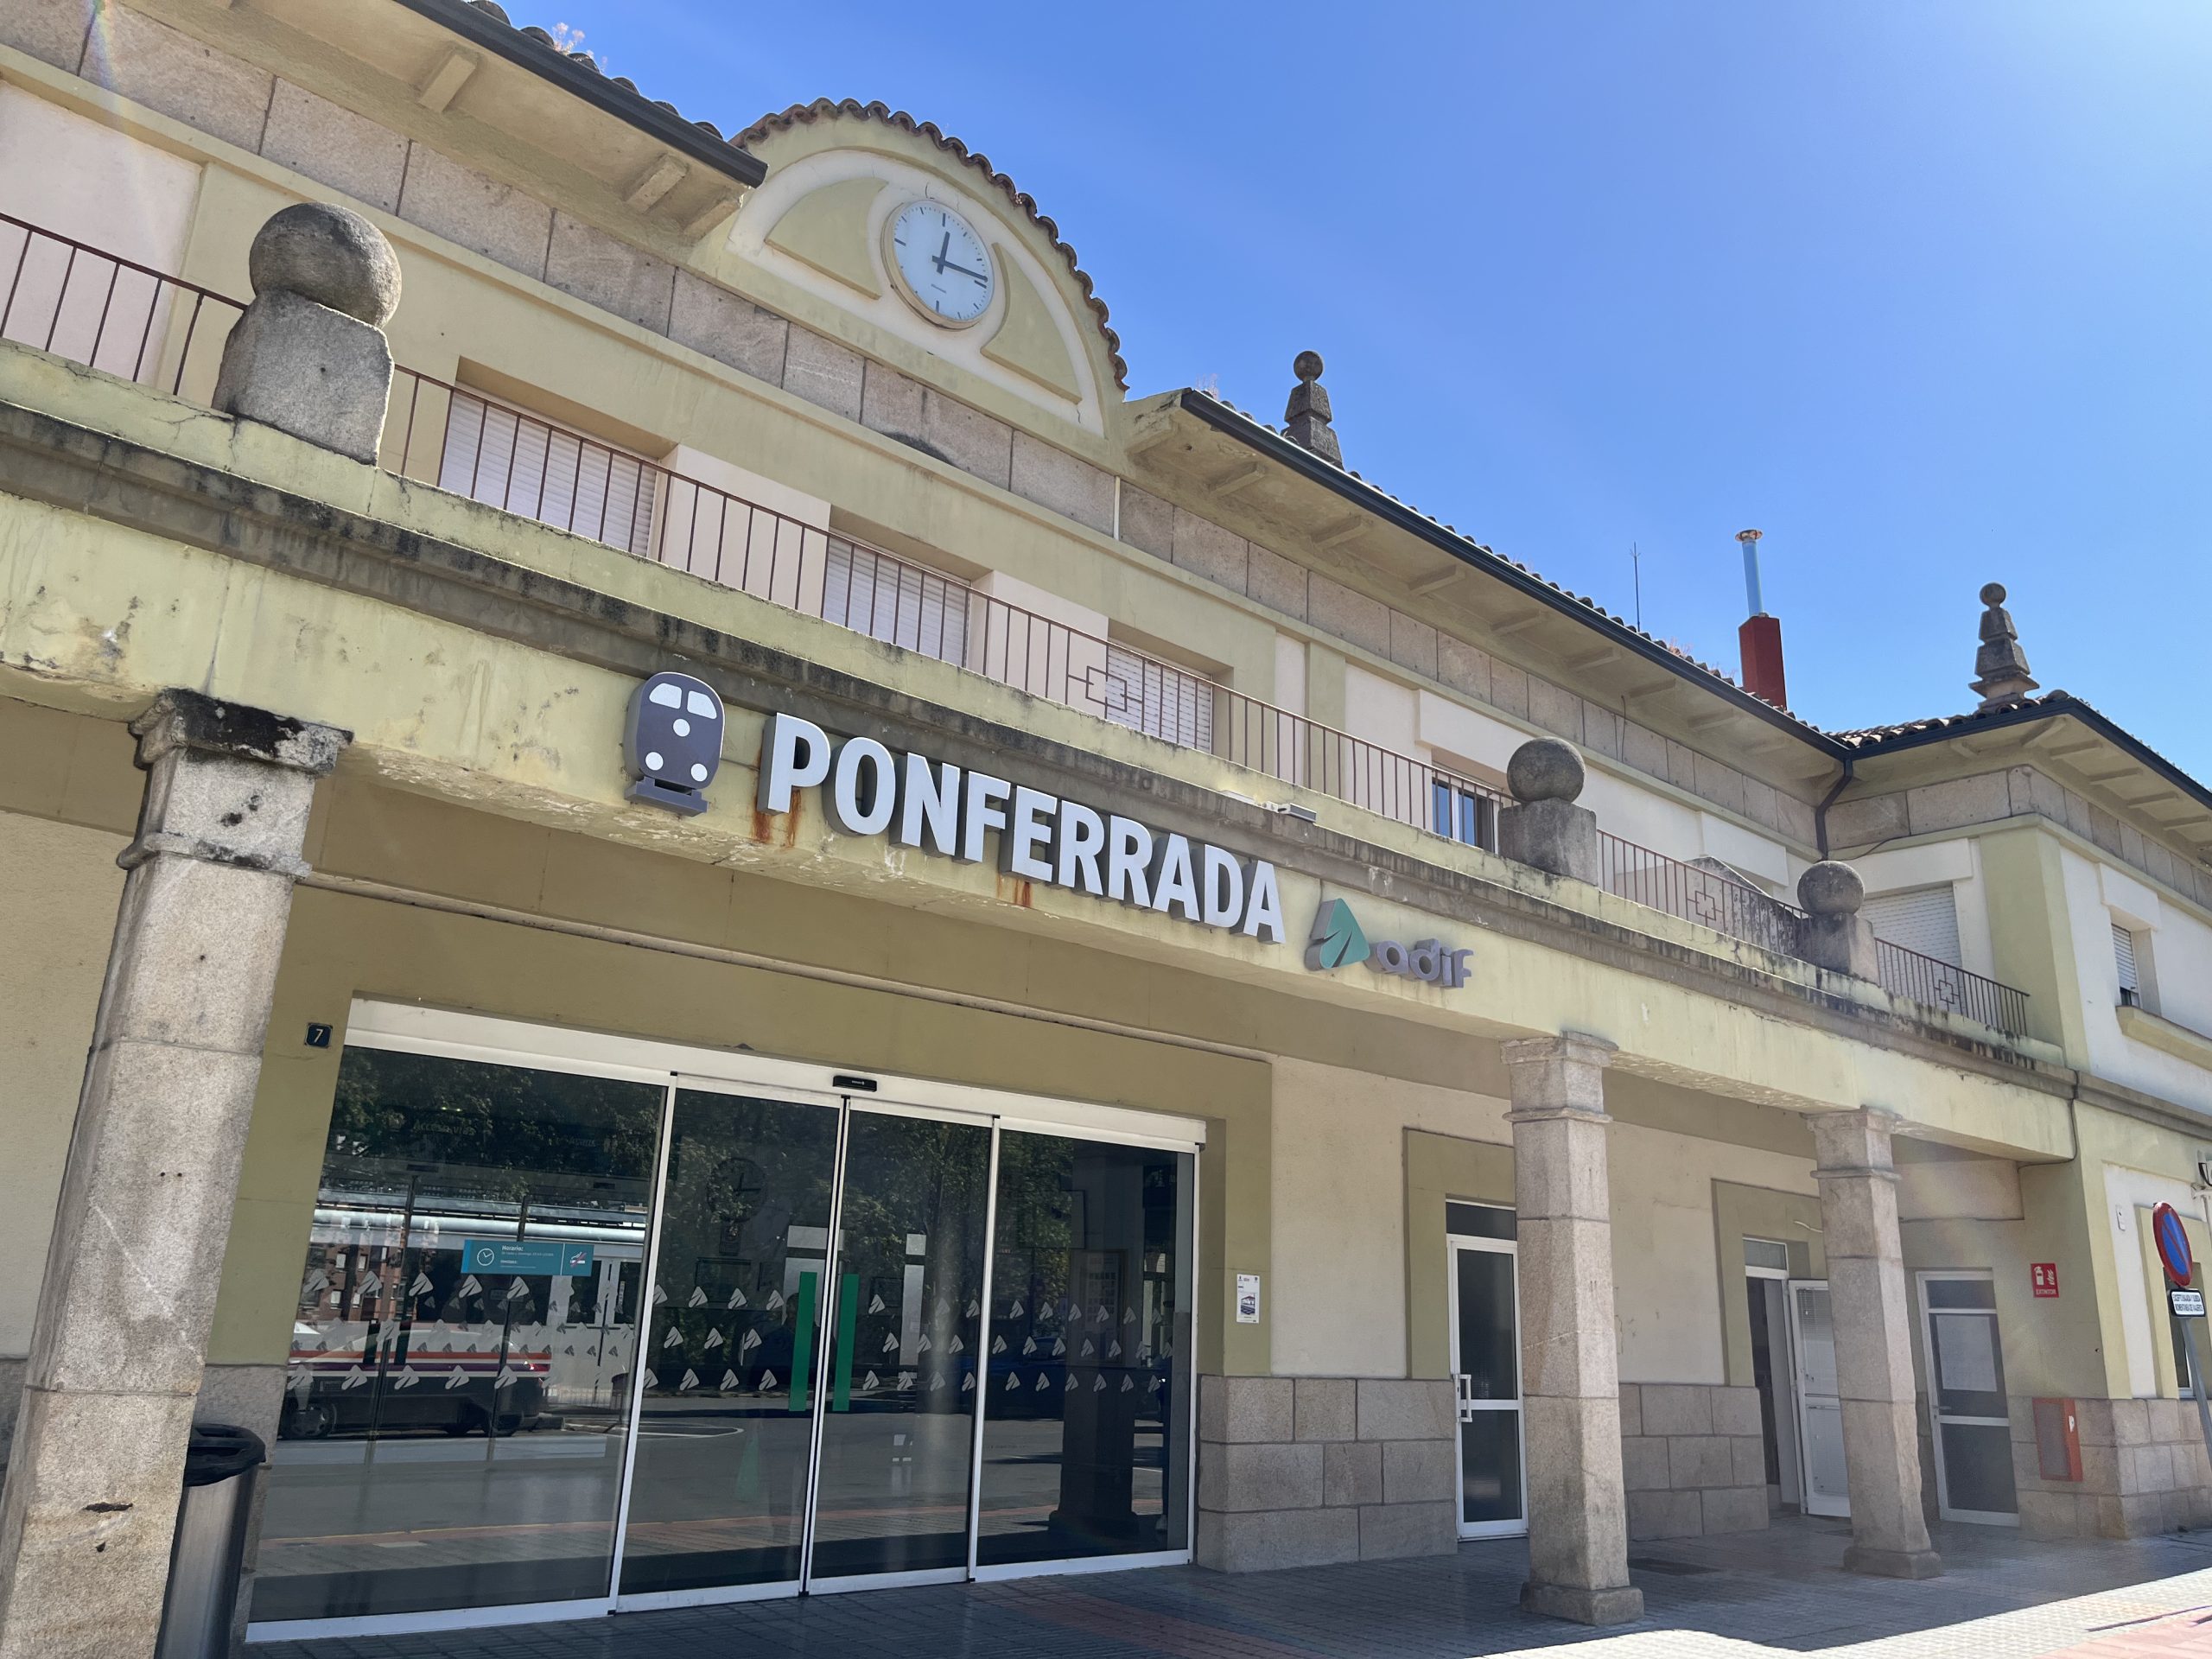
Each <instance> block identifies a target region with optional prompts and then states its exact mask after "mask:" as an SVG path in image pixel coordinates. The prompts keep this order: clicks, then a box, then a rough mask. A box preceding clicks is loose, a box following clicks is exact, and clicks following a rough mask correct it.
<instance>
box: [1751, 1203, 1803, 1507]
mask: <svg viewBox="0 0 2212 1659" xmlns="http://www.w3.org/2000/svg"><path fill="white" fill-rule="evenodd" d="M1759 1242H1760V1243H1782V1241H1780V1240H1767V1239H1762V1240H1760V1241H1759ZM1784 1248H1787V1247H1786V1246H1785V1247H1784ZM1744 1277H1745V1280H1746V1281H1751V1282H1754V1283H1771V1284H1779V1285H1780V1286H1781V1287H1782V1317H1781V1318H1780V1319H1775V1318H1774V1317H1773V1316H1772V1315H1771V1314H1770V1315H1769V1316H1768V1318H1767V1322H1766V1344H1767V1368H1768V1375H1769V1376H1770V1377H1771V1378H1772V1385H1773V1387H1774V1389H1775V1391H1776V1392H1775V1400H1774V1438H1775V1442H1776V1444H1775V1448H1774V1453H1775V1466H1776V1469H1777V1471H1779V1473H1780V1474H1781V1476H1782V1482H1781V1491H1782V1501H1783V1503H1795V1504H1796V1506H1797V1507H1798V1508H1799V1509H1800V1510H1803V1509H1804V1507H1805V1467H1804V1462H1805V1452H1804V1425H1803V1412H1802V1408H1800V1406H1799V1404H1798V1401H1797V1395H1798V1388H1797V1351H1796V1348H1794V1347H1793V1346H1792V1345H1791V1344H1790V1341H1789V1325H1790V1320H1789V1268H1760V1267H1754V1266H1752V1265H1751V1263H1750V1262H1745V1263H1744ZM1777 1368H1778V1369H1777ZM1785 1387H1786V1388H1787V1390H1788V1398H1786V1399H1785V1398H1783V1389H1784V1388H1785Z"/></svg>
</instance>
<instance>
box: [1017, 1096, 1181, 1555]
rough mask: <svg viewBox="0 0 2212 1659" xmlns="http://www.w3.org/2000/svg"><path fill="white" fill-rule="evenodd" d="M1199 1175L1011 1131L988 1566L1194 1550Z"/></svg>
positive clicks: (1164, 1154)
mask: <svg viewBox="0 0 2212 1659" xmlns="http://www.w3.org/2000/svg"><path fill="white" fill-rule="evenodd" d="M1195 1162H1196V1160H1194V1159H1193V1158H1192V1155H1191V1154H1189V1153H1186V1152H1170V1151H1156V1150H1153V1149H1150V1148H1147V1147H1133V1146H1121V1145H1115V1144H1111V1143H1109V1142H1104V1141H1087V1140H1076V1139H1072V1138H1068V1137H1063V1136H1059V1135H1037V1134H1031V1133H1027V1132H1016V1131H1014V1130H1007V1131H1003V1132H1002V1133H1001V1135H1000V1137H999V1169H998V1184H997V1194H998V1202H997V1206H996V1216H995V1219H996V1224H997V1237H996V1250H995V1260H994V1266H993V1271H992V1275H991V1309H990V1312H991V1323H990V1334H989V1338H988V1344H989V1350H990V1351H989V1355H988V1377H987V1380H986V1383H985V1385H984V1402H983V1412H984V1419H983V1423H984V1427H983V1446H982V1452H983V1455H982V1484H981V1489H980V1491H979V1494H978V1503H977V1511H978V1513H977V1533H976V1564H977V1567H978V1568H979V1569H981V1568H987V1567H995V1566H996V1567H1007V1566H1012V1565H1014V1564H1017V1563H1026V1562H1033V1561H1047V1560H1071V1559H1076V1558H1080V1557H1095V1556H1102V1555H1128V1554H1154V1553H1157V1552H1160V1551H1174V1550H1182V1549H1185V1548H1187V1547H1188V1545H1189V1512H1190V1503H1189V1496H1188V1493H1189V1487H1188V1482H1189V1473H1190V1461H1191V1452H1190V1444H1189V1440H1188V1438H1187V1433H1188V1425H1189V1423H1190V1390H1191V1368H1190V1352H1191V1307H1190V1289H1189V1286H1190V1274H1191V1255H1192V1215H1193V1200H1194V1189H1193V1181H1192V1173H1193V1166H1194V1164H1195Z"/></svg>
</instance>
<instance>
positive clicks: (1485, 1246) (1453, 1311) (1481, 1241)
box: [1444, 1205, 1529, 1538]
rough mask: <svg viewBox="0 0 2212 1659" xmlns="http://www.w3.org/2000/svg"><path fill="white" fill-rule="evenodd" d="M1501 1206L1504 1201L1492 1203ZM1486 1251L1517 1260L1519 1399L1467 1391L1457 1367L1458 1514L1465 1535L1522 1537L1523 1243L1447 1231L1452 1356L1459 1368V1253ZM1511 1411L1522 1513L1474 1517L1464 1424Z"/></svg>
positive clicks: (1525, 1492) (1525, 1495) (1525, 1506)
mask: <svg viewBox="0 0 2212 1659" xmlns="http://www.w3.org/2000/svg"><path fill="white" fill-rule="evenodd" d="M1484 1207H1485V1208H1490V1209H1499V1208H1503V1206H1502V1205H1486V1206H1484ZM1461 1250H1484V1251H1488V1252H1489V1253H1490V1254H1491V1255H1502V1256H1504V1257H1505V1258H1506V1259H1507V1260H1508V1261H1510V1262H1511V1263H1512V1264H1513V1270H1512V1273H1511V1274H1510V1278H1511V1281H1512V1284H1513V1397H1512V1398H1511V1399H1510V1400H1475V1399H1471V1398H1470V1397H1469V1395H1468V1393H1467V1386H1466V1385H1467V1379H1466V1378H1465V1376H1461V1375H1460V1373H1459V1371H1458V1370H1456V1369H1455V1370H1453V1371H1452V1398H1453V1399H1454V1401H1455V1402H1457V1405H1458V1410H1457V1411H1456V1412H1455V1413H1454V1417H1455V1420H1456V1421H1455V1422H1454V1425H1453V1427H1452V1522H1453V1524H1454V1525H1455V1526H1457V1528H1458V1529H1459V1536H1460V1537H1462V1538H1518V1537H1520V1536H1522V1535H1523V1534H1525V1533H1526V1532H1527V1531H1528V1530H1529V1434H1528V1415H1527V1414H1526V1412H1524V1411H1523V1410H1522V1397H1521V1246H1520V1244H1519V1243H1518V1242H1517V1241H1516V1240H1514V1239H1510V1238H1477V1237H1474V1236H1471V1235H1470V1234H1466V1233H1446V1235H1445V1236H1444V1268H1445V1274H1444V1281H1445V1288H1446V1295H1447V1297H1448V1299H1449V1300H1448V1304H1447V1306H1448V1307H1449V1310H1450V1315H1451V1320H1452V1325H1451V1344H1452V1346H1451V1351H1450V1358H1451V1361H1452V1364H1453V1365H1454V1366H1455V1367H1456V1366H1457V1364H1458V1363H1459V1252H1460V1251H1461ZM1478 1411H1480V1412H1495V1411H1510V1412H1511V1413H1512V1414H1514V1417H1515V1419H1516V1421H1515V1425H1514V1429H1515V1432H1514V1436H1513V1443H1514V1448H1515V1451H1516V1453H1517V1455H1518V1456H1519V1458H1520V1460H1521V1513H1520V1515H1519V1516H1518V1517H1517V1518H1516V1519H1513V1520H1510V1521H1469V1520H1468V1519H1467V1518H1466V1514H1467V1506H1466V1498H1465V1494H1464V1493H1463V1492H1462V1491H1460V1490H1459V1483H1460V1481H1461V1480H1462V1479H1463V1478H1464V1471H1465V1468H1466V1461H1465V1459H1466V1451H1465V1447H1464V1446H1461V1445H1460V1443H1459V1427H1460V1426H1462V1425H1464V1424H1465V1423H1466V1422H1467V1421H1470V1419H1471V1417H1472V1416H1473V1415H1474V1414H1475V1413H1477V1412H1478Z"/></svg>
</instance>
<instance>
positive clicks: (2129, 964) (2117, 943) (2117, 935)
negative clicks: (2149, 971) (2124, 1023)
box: [2112, 922, 2143, 994]
mask: <svg viewBox="0 0 2212 1659" xmlns="http://www.w3.org/2000/svg"><path fill="white" fill-rule="evenodd" d="M2112 954H2113V959H2114V960H2115V961H2116V962H2118V963H2119V964H2120V989H2121V990H2123V991H2126V992H2129V993H2131V994H2133V993H2139V992H2140V991H2141V990H2142V988H2143V982H2142V980H2141V979H2140V978H2139V977H2138V976H2137V973H2136V968H2135V935H2134V934H2133V933H2132V932H2130V931H2128V930H2127V929H2126V928H2124V927H2122V926H2121V925H2120V924H2119V923H2118V922H2114V923H2113V925H2112Z"/></svg>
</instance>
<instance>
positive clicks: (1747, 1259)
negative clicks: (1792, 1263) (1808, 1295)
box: [1744, 1238, 1804, 1510]
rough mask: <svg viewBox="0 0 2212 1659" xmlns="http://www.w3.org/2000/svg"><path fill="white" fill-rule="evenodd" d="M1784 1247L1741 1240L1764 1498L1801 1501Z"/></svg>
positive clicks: (1781, 1503) (1778, 1502)
mask: <svg viewBox="0 0 2212 1659" xmlns="http://www.w3.org/2000/svg"><path fill="white" fill-rule="evenodd" d="M1744 1287H1745V1312H1746V1313H1748V1315H1749V1317H1750V1319H1751V1383H1752V1385H1753V1386H1754V1387H1756V1388H1757V1389H1758V1395H1759V1439H1760V1442H1761V1446H1762V1449H1763V1450H1764V1453H1765V1461H1766V1486H1767V1502H1768V1503H1769V1504H1770V1505H1774V1506H1778V1507H1780V1508H1783V1509H1789V1510H1797V1509H1802V1507H1803V1503H1804V1490H1803V1478H1802V1470H1803V1459H1802V1458H1800V1457H1799V1455H1798V1452H1797V1388H1796V1371H1795V1370H1793V1368H1792V1366H1791V1363H1790V1358H1789V1313H1788V1311H1787V1301H1788V1297H1789V1246H1788V1245H1787V1244H1785V1243H1782V1242H1781V1241H1780V1240H1779V1239H1768V1238H1747V1239H1745V1241H1744Z"/></svg>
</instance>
